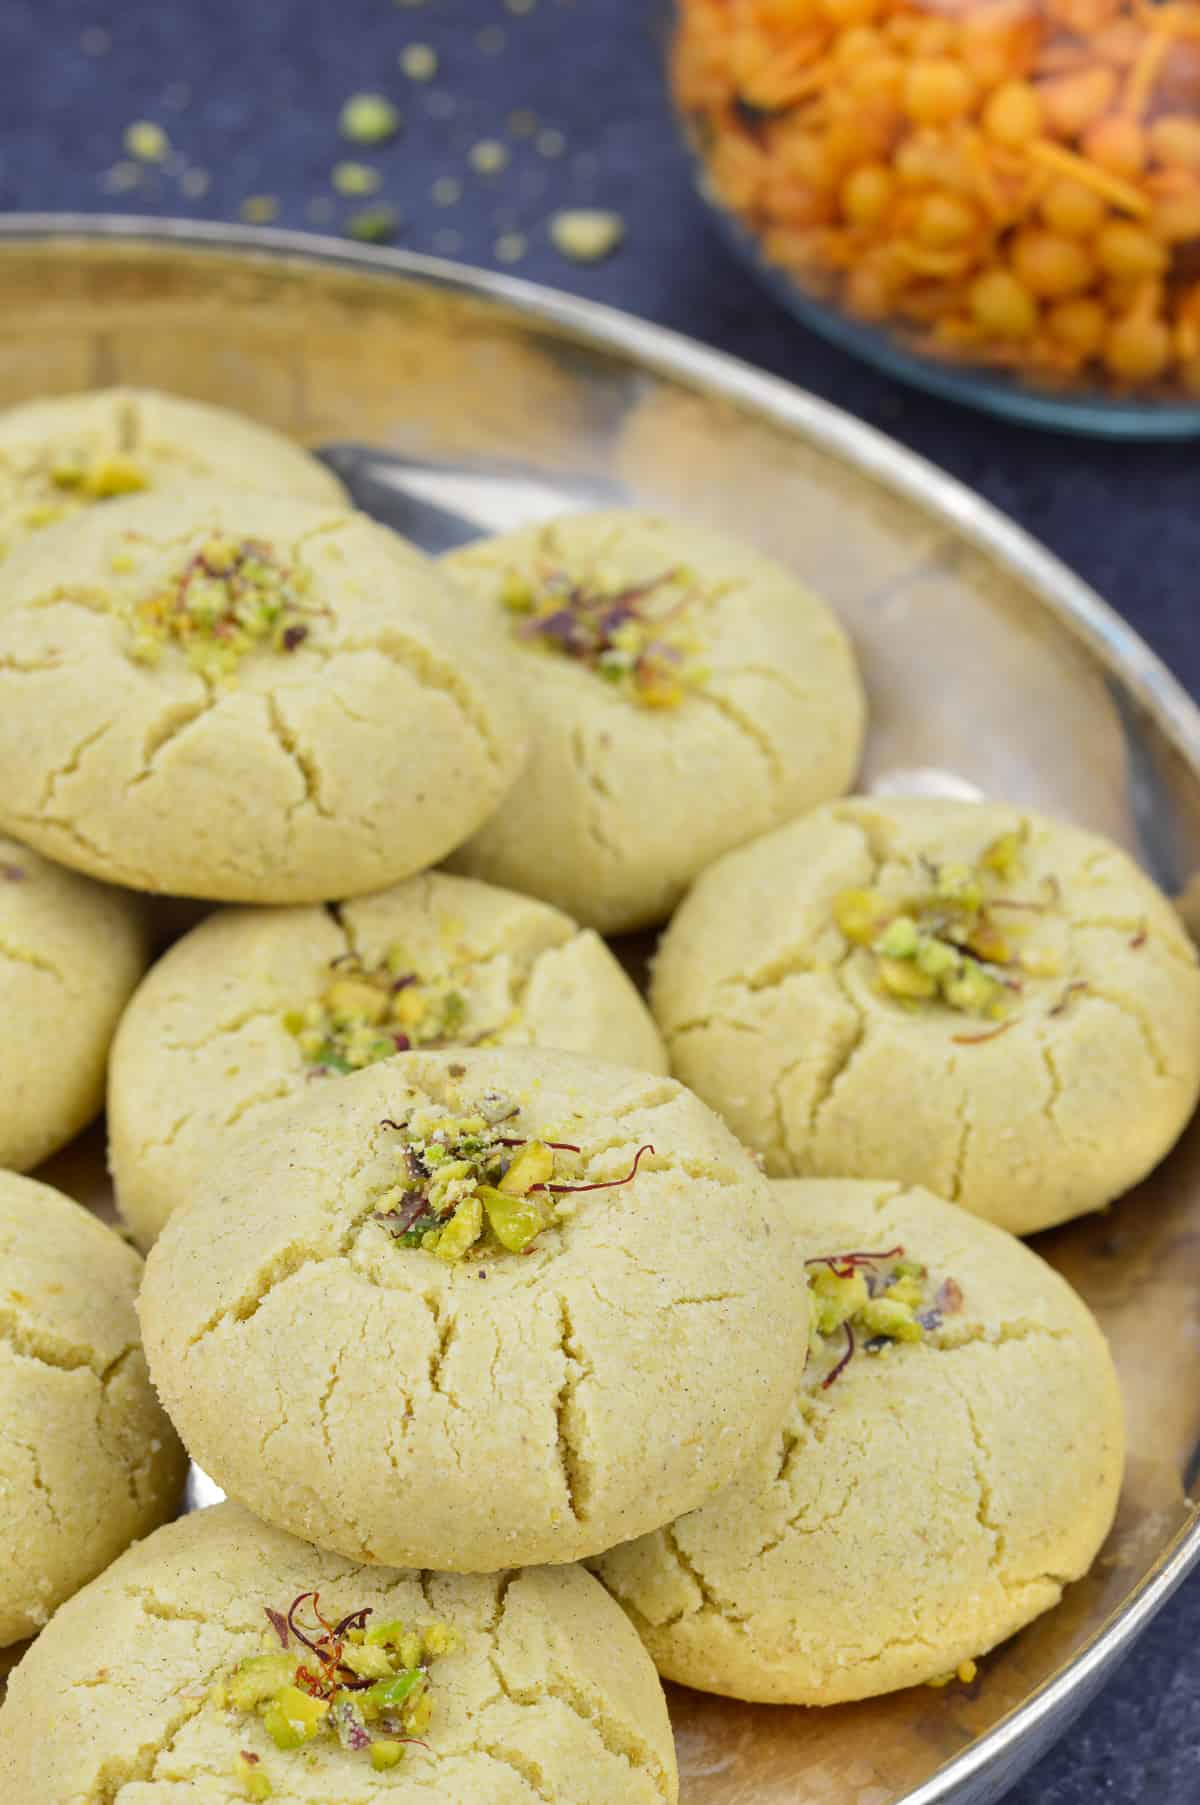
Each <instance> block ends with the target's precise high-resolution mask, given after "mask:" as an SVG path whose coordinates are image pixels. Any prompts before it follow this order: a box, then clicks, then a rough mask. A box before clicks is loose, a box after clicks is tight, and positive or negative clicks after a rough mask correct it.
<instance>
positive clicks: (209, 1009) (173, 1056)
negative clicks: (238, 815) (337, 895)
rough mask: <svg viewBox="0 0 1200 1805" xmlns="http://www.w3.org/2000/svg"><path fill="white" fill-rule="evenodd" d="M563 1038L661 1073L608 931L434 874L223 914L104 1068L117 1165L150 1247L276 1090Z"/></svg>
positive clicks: (174, 953)
mask: <svg viewBox="0 0 1200 1805" xmlns="http://www.w3.org/2000/svg"><path fill="white" fill-rule="evenodd" d="M452 1045H458V1046H476V1045H486V1046H498V1045H505V1046H538V1047H565V1048H568V1049H570V1050H573V1051H575V1052H580V1053H590V1054H593V1055H595V1056H596V1057H597V1058H601V1059H612V1060H617V1061H620V1062H621V1063H622V1064H625V1065H630V1066H635V1067H636V1068H638V1069H639V1070H641V1071H648V1072H659V1073H661V1072H665V1071H666V1069H667V1059H666V1053H665V1051H664V1049H663V1045H662V1042H661V1040H660V1039H659V1036H658V1030H657V1029H656V1028H655V1026H654V1023H653V1021H652V1020H651V1018H650V1015H649V1013H648V1011H647V1009H646V1007H645V1005H644V1003H643V1002H642V1000H641V998H640V997H639V996H638V994H637V992H636V990H635V989H634V987H633V984H632V983H631V982H630V980H629V978H628V977H626V975H625V973H624V972H623V971H622V969H621V967H620V966H619V965H618V964H617V961H616V960H615V959H614V957H613V955H612V954H611V953H610V952H609V950H608V948H607V947H606V946H605V944H604V942H603V941H602V940H600V939H599V938H598V937H597V935H596V934H594V933H593V932H592V931H591V930H590V929H579V928H577V927H576V926H575V924H574V922H572V921H570V920H568V918H567V917H566V916H565V915H562V914H560V913H559V911H558V910H557V909H552V908H549V907H548V906H547V905H546V904H545V903H539V902H534V901H533V900H532V899H531V898H530V897H526V896H517V895H514V893H513V892H512V891H509V890H497V889H494V888H493V887H491V886H490V885H487V884H478V883H474V882H472V880H471V879H469V878H460V877H447V876H445V875H443V874H442V873H439V872H429V873H425V874H423V875H422V876H420V877H414V878H409V879H407V880H406V881H405V882H404V883H402V884H397V885H396V886H395V887H394V888H392V889H391V890H385V891H382V892H381V893H380V894H379V895H377V896H369V897H362V898H360V899H359V900H358V901H357V902H349V903H344V904H341V905H338V906H336V907H327V908H324V909H322V908H309V909H272V910H262V909H255V910H251V909H239V910H229V911H227V912H219V913H217V914H216V915H213V916H210V918H209V919H208V920H207V921H205V922H203V923H202V924H201V925H200V926H199V927H197V928H195V929H193V931H192V932H191V933H189V934H188V935H186V936H185V938H184V939H183V940H181V941H179V942H178V943H177V944H176V945H175V946H174V947H173V948H172V949H171V951H170V952H168V953H167V954H166V955H165V957H164V958H163V959H161V960H160V961H159V963H158V964H157V965H156V966H155V968H154V970H153V971H152V973H151V974H150V976H149V977H148V978H147V979H146V981H145V983H144V984H143V985H142V986H141V988H140V989H139V991H138V993H137V995H136V997H135V998H134V1001H133V1003H132V1004H131V1005H130V1007H129V1009H128V1010H127V1011H126V1014H125V1017H124V1020H123V1022H122V1024H121V1031H120V1033H119V1035H118V1037H117V1040H116V1043H115V1045H114V1048H113V1057H112V1063H111V1067H110V1079H109V1098H108V1128H109V1160H110V1164H111V1167H112V1171H113V1176H114V1178H115V1180H116V1186H117V1197H118V1204H119V1207H120V1210H121V1214H122V1216H123V1218H124V1220H125V1222H126V1223H127V1225H128V1227H129V1228H130V1230H131V1232H132V1233H133V1236H134V1238H135V1240H136V1241H137V1242H138V1243H139V1245H140V1246H142V1247H148V1246H149V1245H150V1244H151V1243H152V1242H153V1240H154V1238H155V1236H156V1235H157V1234H158V1232H159V1230H160V1229H161V1228H162V1226H163V1224H164V1223H165V1222H166V1220H167V1217H168V1216H169V1215H170V1213H171V1211H172V1209H173V1208H174V1207H175V1205H176V1203H177V1202H178V1201H179V1200H180V1199H182V1198H184V1197H187V1196H188V1195H189V1194H190V1193H191V1191H192V1190H193V1189H195V1187H196V1185H197V1182H198V1180H199V1177H200V1174H201V1173H202V1172H203V1170H204V1168H205V1166H206V1165H207V1164H208V1162H209V1160H210V1159H211V1157H212V1156H213V1153H214V1152H215V1150H216V1149H217V1148H218V1147H219V1145H220V1144H221V1142H222V1141H223V1140H224V1139H226V1138H227V1137H228V1135H229V1133H230V1132H231V1131H233V1130H234V1129H235V1128H236V1127H238V1126H239V1125H241V1124H243V1123H244V1122H245V1121H246V1119H247V1118H248V1117H249V1116H251V1115H252V1114H257V1112H258V1111H259V1110H261V1109H265V1108H268V1107H270V1106H271V1105H272V1104H273V1103H275V1102H277V1101H278V1099H280V1098H281V1097H288V1096H292V1095H295V1094H296V1093H297V1092H298V1091H303V1090H307V1089H310V1088H311V1087H312V1086H313V1085H314V1083H315V1084H318V1085H319V1084H323V1083H324V1082H325V1081H326V1080H328V1079H330V1078H334V1077H336V1076H338V1075H341V1074H344V1073H347V1072H350V1071H356V1070H359V1069H360V1068H361V1067H363V1066H366V1065H373V1064H374V1063H375V1062H376V1061H377V1060H379V1059H385V1058H390V1057H391V1056H392V1055H393V1054H394V1053H396V1052H397V1051H402V1050H408V1049H410V1048H418V1049H419V1048H422V1047H425V1048H433V1047H439V1046H452Z"/></svg>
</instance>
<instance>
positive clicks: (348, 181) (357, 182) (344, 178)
mask: <svg viewBox="0 0 1200 1805" xmlns="http://www.w3.org/2000/svg"><path fill="white" fill-rule="evenodd" d="M329 179H330V181H331V182H332V183H333V186H334V187H335V188H336V189H337V191H338V193H339V194H352V195H364V194H376V193H377V192H378V190H379V186H380V184H381V182H382V181H383V177H382V176H381V175H380V173H379V171H378V170H377V169H372V168H371V166H370V164H369V163H352V162H342V163H335V164H334V166H333V170H332V172H331V174H330V177H329Z"/></svg>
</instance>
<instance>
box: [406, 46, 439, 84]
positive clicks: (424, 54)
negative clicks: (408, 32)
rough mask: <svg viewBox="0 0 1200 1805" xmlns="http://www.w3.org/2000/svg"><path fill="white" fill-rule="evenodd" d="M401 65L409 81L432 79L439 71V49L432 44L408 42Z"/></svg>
mask: <svg viewBox="0 0 1200 1805" xmlns="http://www.w3.org/2000/svg"><path fill="white" fill-rule="evenodd" d="M400 67H401V69H402V70H403V72H404V74H405V75H407V77H408V79H409V81H432V80H433V78H434V76H435V75H436V74H437V72H438V58H437V51H436V50H435V49H434V48H433V46H432V45H431V44H406V45H405V46H404V49H403V50H402V51H401V52H400Z"/></svg>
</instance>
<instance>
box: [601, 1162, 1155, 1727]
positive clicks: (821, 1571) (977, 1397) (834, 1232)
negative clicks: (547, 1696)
mask: <svg viewBox="0 0 1200 1805" xmlns="http://www.w3.org/2000/svg"><path fill="white" fill-rule="evenodd" d="M772 1188H773V1190H774V1192H775V1195H776V1198H777V1200H778V1201H779V1203H780V1205H781V1207H782V1208H783V1209H784V1210H785V1211H786V1213H787V1216H788V1219H789V1221H790V1222H791V1224H792V1226H793V1228H794V1230H795V1232H796V1234H797V1236H798V1237H799V1239H800V1242H801V1245H802V1247H803V1249H804V1252H805V1254H806V1256H807V1261H808V1270H809V1272H810V1274H811V1277H812V1285H813V1316H812V1341H813V1354H812V1359H811V1360H810V1362H809V1366H808V1369H807V1371H806V1373H805V1374H804V1376H803V1377H802V1378H801V1379H800V1381H799V1385H798V1389H797V1391H796V1394H795V1399H794V1402H793V1405H792V1410H791V1414H790V1416H789V1418H788V1421H787V1423H786V1424H785V1426H784V1428H783V1430H782V1432H781V1433H780V1434H779V1435H778V1436H777V1437H776V1438H775V1441H774V1443H773V1444H772V1445H771V1446H770V1447H768V1448H766V1449H764V1450H763V1452H762V1454H761V1455H760V1457H759V1459H758V1460H757V1462H756V1463H755V1464H753V1465H752V1466H750V1467H749V1468H747V1470H746V1471H745V1473H743V1474H741V1475H740V1476H739V1477H738V1478H737V1479H736V1480H735V1482H734V1483H733V1484H732V1485H731V1486H729V1487H728V1488H727V1490H726V1491H725V1492H723V1493H722V1494H721V1496H720V1497H719V1498H717V1499H714V1500H713V1502H712V1503H711V1504H708V1505H706V1506H705V1507H704V1508H703V1509H702V1510H698V1511H693V1512H692V1513H691V1514H690V1515H689V1516H686V1517H682V1518H680V1520H679V1521H678V1522H677V1523H675V1524H673V1525H672V1526H671V1527H670V1528H669V1529H666V1530H662V1531H660V1532H659V1533H657V1534H654V1535H650V1536H644V1537H642V1538H641V1539H640V1540H639V1541H636V1542H633V1543H631V1544H630V1545H628V1546H627V1547H624V1548H618V1549H616V1550H614V1551H613V1552H612V1553H610V1554H608V1555H607V1556H605V1557H604V1558H603V1559H602V1560H600V1561H598V1562H596V1563H595V1570H596V1571H597V1572H598V1573H599V1575H600V1577H601V1578H602V1579H603V1581H604V1583H605V1584H606V1585H607V1586H608V1587H609V1589H610V1590H611V1591H612V1592H613V1594H614V1595H615V1596H616V1597H617V1598H618V1599H619V1600H620V1602H621V1603H622V1604H623V1605H624V1606H625V1607H626V1609H627V1610H628V1611H629V1613H630V1616H631V1618H632V1619H633V1622H634V1623H635V1624H636V1626H637V1627H638V1629H639V1630H640V1631H641V1633H642V1636H643V1638H644V1640H645V1642H646V1645H647V1647H648V1648H649V1650H650V1653H651V1655H652V1656H653V1657H654V1660H655V1661H656V1663H657V1665H658V1667H659V1670H660V1672H661V1673H663V1674H664V1675H665V1676H666V1677H667V1678H669V1679H673V1680H678V1681H680V1682H681V1683H682V1684H684V1685H686V1686H696V1687H699V1688H700V1689H701V1690H703V1691H708V1692H720V1693H726V1694H729V1695H731V1696H733V1697H735V1698H743V1699H756V1700H761V1701H764V1702H767V1703H772V1704H795V1705H831V1704H840V1703H844V1702H846V1701H848V1700H852V1699H862V1698H871V1697H874V1696H876V1695H877V1694H879V1693H883V1692H890V1691H893V1690H895V1689H896V1688H897V1687H901V1686H915V1685H920V1684H921V1683H922V1682H929V1681H937V1680H940V1679H944V1678H946V1677H948V1676H953V1675H954V1674H956V1673H959V1672H960V1671H961V1673H962V1675H963V1676H964V1677H969V1675H970V1672H971V1664H972V1663H973V1661H974V1659H975V1657H977V1656H979V1655H982V1654H985V1653H986V1652H987V1651H988V1650H989V1649H991V1648H994V1647H995V1646H996V1644H997V1643H999V1642H1003V1641H1004V1640H1005V1639H1006V1638H1007V1637H1009V1636H1011V1635H1013V1634H1014V1633H1015V1632H1016V1631H1017V1630H1019V1629H1021V1628H1022V1627H1023V1625H1025V1624H1026V1623H1028V1622H1030V1621H1031V1619H1032V1618H1034V1617H1036V1616H1039V1615H1040V1614H1041V1612H1043V1611H1047V1610H1049V1609H1050V1608H1051V1607H1052V1606H1053V1605H1055V1604H1057V1603H1058V1601H1059V1599H1060V1598H1061V1596H1062V1592H1063V1588H1064V1587H1065V1586H1066V1585H1068V1584H1069V1583H1070V1582H1071V1581H1072V1580H1075V1579H1078V1578H1080V1577H1081V1576H1082V1575H1083V1574H1084V1573H1086V1572H1087V1570H1088V1568H1089V1567H1090V1566H1091V1564H1092V1561H1093V1560H1094V1559H1095V1557H1096V1554H1097V1553H1098V1551H1099V1549H1100V1546H1101V1544H1102V1543H1103V1541H1104V1538H1105V1536H1106V1535H1107V1533H1108V1530H1109V1528H1110V1526H1111V1524H1112V1520H1113V1515H1114V1512H1115V1510H1116V1504H1117V1494H1118V1492H1119V1490H1120V1485H1121V1473H1122V1467H1123V1460H1124V1431H1123V1426H1122V1417H1121V1401H1120V1393H1119V1391H1118V1388H1117V1379H1116V1374H1115V1372H1114V1370H1113V1364H1112V1360H1111V1357H1110V1355H1109V1352H1108V1348H1107V1346H1106V1344H1105V1341H1104V1337H1103V1336H1102V1335H1101V1333H1100V1330H1099V1328H1098V1327H1097V1325H1096V1323H1095V1321H1094V1319H1093V1318H1092V1316H1091V1315H1090V1313H1089V1312H1088V1310H1087V1309H1086V1307H1085V1306H1084V1304H1083V1303H1082V1301H1081V1300H1080V1299H1079V1298H1078V1297H1077V1296H1076V1295H1075V1293H1074V1292H1073V1291H1072V1290H1071V1288H1070V1286H1069V1285H1068V1284H1067V1283H1066V1282H1065V1280H1063V1279H1061V1278H1060V1277H1059V1276H1058V1274H1057V1273H1056V1272H1054V1271H1053V1270H1052V1269H1051V1268H1050V1267H1049V1266H1047V1265H1046V1263H1045V1262H1044V1261H1043V1260H1041V1259H1039V1258H1038V1256H1037V1255H1036V1254H1034V1253H1033V1252H1032V1251H1031V1250H1030V1249H1029V1248H1027V1247H1023V1246H1022V1245H1021V1243H1020V1242H1019V1241H1016V1240H1014V1239H1013V1238H1012V1237H1011V1236H1010V1235H1008V1234H1006V1233H1005V1232H1004V1231H1003V1230H1001V1229H997V1228H995V1227H993V1226H992V1225H991V1224H989V1223H986V1222H981V1221H979V1220H978V1218H976V1217H973V1216H969V1215H967V1214H966V1213H965V1211H963V1210H959V1209H956V1208H955V1207H954V1206H953V1205H952V1204H948V1203H943V1202H942V1201H940V1200H939V1199H938V1198H935V1197H933V1196H931V1195H930V1194H929V1193H928V1192H925V1191H903V1190H901V1188H900V1187H899V1186H898V1185H885V1184H867V1183H855V1182H838V1181H836V1180H816V1179H814V1180H808V1181H803V1180H784V1181H781V1182H778V1183H776V1184H775V1185H774V1186H773V1187H772Z"/></svg>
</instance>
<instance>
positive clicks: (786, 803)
mask: <svg viewBox="0 0 1200 1805" xmlns="http://www.w3.org/2000/svg"><path fill="white" fill-rule="evenodd" d="M444 568H445V569H447V570H448V571H449V572H451V573H452V575H453V576H454V578H455V579H456V581H457V582H458V583H459V584H460V585H461V586H462V587H463V588H464V589H465V590H466V591H467V592H468V593H469V594H470V595H471V596H472V597H473V599H474V601H475V603H476V604H477V606H478V608H479V610H480V614H481V617H482V622H483V625H482V630H483V631H487V632H490V633H493V634H494V633H497V632H498V633H499V634H500V635H501V636H502V638H503V639H504V640H505V641H506V642H507V645H508V649H509V652H510V658H509V664H510V667H511V671H512V677H511V681H512V682H513V683H514V685H516V686H519V688H520V690H521V691H522V692H523V693H524V694H525V695H526V696H527V697H528V702H529V713H530V722H531V731H532V734H533V739H534V750H533V754H532V756H531V758H530V761H529V765H528V767H527V769H526V771H525V773H524V775H523V777H522V779H521V781H520V783H519V784H517V785H516V786H515V787H514V788H513V789H512V790H511V791H510V793H509V795H508V797H507V799H506V801H505V802H504V803H503V804H502V805H501V807H500V809H499V810H498V811H497V812H496V814H495V815H494V816H493V817H492V819H491V820H490V821H489V822H487V823H486V824H485V825H484V826H483V827H482V828H481V829H480V830H479V832H478V833H476V834H475V836H474V837H473V838H472V839H471V840H470V841H468V842H467V844H466V845H465V846H463V847H462V848H461V849H460V850H459V851H458V852H457V853H456V854H455V859H454V868H455V869H456V870H459V871H464V872H467V873H468V874H469V875H470V876H473V877H482V878H487V879H489V880H490V881H491V882H493V883H499V884H510V885H512V887H513V888H514V889H517V890H525V891H528V892H529V893H530V894H532V895H535V896H542V897H545V899H546V901H547V902H552V903H557V904H558V906H559V907H560V908H563V909H566V910H567V912H568V913H569V914H571V915H573V916H574V917H575V919H576V920H578V921H582V922H583V923H585V924H586V925H587V926H589V927H594V928H597V929H599V930H600V931H601V932H602V933H619V932H623V931H624V930H626V929H629V928H636V927H645V926H648V925H651V924H653V923H655V922H658V921H661V920H662V919H663V918H664V917H665V916H666V915H668V914H669V913H670V911H671V910H672V909H673V908H674V906H675V904H676V903H677V902H678V900H679V898H680V897H681V896H682V894H683V892H684V891H685V890H686V888H687V886H688V885H689V884H690V883H691V882H692V880H693V879H694V878H695V877H696V876H697V875H698V873H699V872H701V871H702V870H703V869H704V868H705V866H706V865H710V864H711V863H712V861H713V860H714V859H715V858H718V857H719V856H720V855H721V854H722V853H724V852H727V851H728V850H729V848H730V847H732V846H740V845H741V844H742V843H743V842H744V841H746V840H749V839H752V838H753V837H754V836H755V835H756V834H761V833H765V832H766V831H767V830H768V829H769V828H772V827H775V826H777V825H778V824H779V823H780V822H781V821H787V820H790V819H791V817H792V816H794V815H797V814H800V813H801V812H802V811H803V810H804V809H807V808H811V807H812V806H813V805H814V804H815V803H818V802H822V801H824V800H825V799H826V798H827V797H830V796H836V795H838V794H840V792H841V791H843V790H845V789H846V788H847V787H848V786H849V784H850V783H851V782H852V780H853V777H854V773H855V771H856V770H857V768H858V758H859V752H860V750H861V745H862V736H863V726H864V703H863V695H862V687H861V684H860V682H859V677H858V672H857V669H856V667H855V663H854V658H853V654H852V652H851V650H850V646H849V642H848V640H847V638H846V635H845V633H844V632H843V631H842V629H841V627H840V626H839V625H838V622H837V621H836V619H835V618H834V616H833V614H832V613H831V612H830V610H829V609H828V608H827V607H826V606H825V605H824V603H822V602H821V601H819V600H818V599H817V597H815V596H814V595H813V594H812V593H811V592H810V591H809V590H808V589H806V588H805V587H804V585H803V584H802V583H801V582H800V581H799V580H798V579H797V578H796V577H794V576H793V575H792V574H791V573H790V572H789V571H787V570H785V569H784V568H783V567H782V566H781V565H778V564H776V563H774V562H772V561H771V560H770V559H767V558H764V557H762V556H761V555H760V554H759V553H757V552H754V551H751V550H750V549H749V548H748V547H745V546H742V545H739V544H737V543H736V542H734V541H731V540H729V539H725V538H723V537H720V536H719V535H717V534H715V533H711V532H709V531H707V530H706V529H705V528H703V527H699V526H695V525H692V524H690V523H685V522H679V521H675V522H670V521H665V520H659V519H656V518H654V517H653V516H651V515H646V514H636V513H626V512H611V513H600V514H587V515H580V516H577V517H575V518H571V519H566V520H561V521H557V522H555V523H554V524H553V525H551V526H547V527H538V528H534V529H529V530H526V531H523V532H519V533H512V534H508V535H506V536H505V537H502V538H497V539H490V540H484V541H482V542H481V543H479V544H477V545H472V546H469V547H468V548H467V549H466V550H464V551H459V552H455V553H454V554H453V555H452V556H451V557H449V558H448V559H446V560H444Z"/></svg>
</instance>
